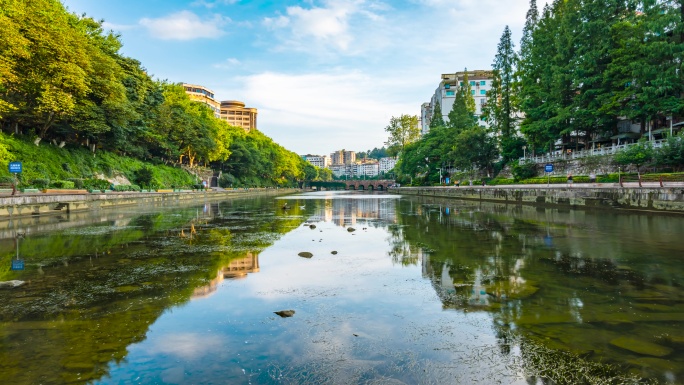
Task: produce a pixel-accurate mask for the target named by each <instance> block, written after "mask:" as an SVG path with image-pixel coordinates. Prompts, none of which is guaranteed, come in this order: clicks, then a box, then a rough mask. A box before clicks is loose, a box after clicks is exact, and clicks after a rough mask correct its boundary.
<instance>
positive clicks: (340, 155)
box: [330, 150, 356, 164]
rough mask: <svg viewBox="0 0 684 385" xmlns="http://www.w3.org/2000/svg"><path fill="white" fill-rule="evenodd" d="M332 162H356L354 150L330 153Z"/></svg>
mask: <svg viewBox="0 0 684 385" xmlns="http://www.w3.org/2000/svg"><path fill="white" fill-rule="evenodd" d="M330 160H331V163H332V164H353V163H354V162H356V152H354V151H345V150H340V151H335V152H333V153H331V154H330Z"/></svg>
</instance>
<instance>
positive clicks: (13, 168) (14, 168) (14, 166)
mask: <svg viewBox="0 0 684 385" xmlns="http://www.w3.org/2000/svg"><path fill="white" fill-rule="evenodd" d="M9 172H11V173H13V174H17V173H20V172H21V162H10V164H9Z"/></svg>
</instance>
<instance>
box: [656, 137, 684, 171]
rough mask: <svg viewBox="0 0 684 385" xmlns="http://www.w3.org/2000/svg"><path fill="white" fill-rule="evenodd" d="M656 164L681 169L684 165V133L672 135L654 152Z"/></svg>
mask: <svg viewBox="0 0 684 385" xmlns="http://www.w3.org/2000/svg"><path fill="white" fill-rule="evenodd" d="M654 160H655V163H656V165H658V166H665V167H673V168H675V169H676V170H680V169H681V168H682V167H683V166H684V134H679V135H678V136H670V137H668V138H667V141H666V142H665V144H664V145H663V146H662V147H660V148H659V149H657V151H655V154H654Z"/></svg>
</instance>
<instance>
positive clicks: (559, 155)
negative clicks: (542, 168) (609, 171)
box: [519, 139, 667, 164]
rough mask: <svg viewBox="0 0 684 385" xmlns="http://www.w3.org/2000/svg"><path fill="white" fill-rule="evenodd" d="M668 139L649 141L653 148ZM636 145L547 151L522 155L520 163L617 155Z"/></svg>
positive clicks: (658, 146)
mask: <svg viewBox="0 0 684 385" xmlns="http://www.w3.org/2000/svg"><path fill="white" fill-rule="evenodd" d="M666 142H667V140H666V139H658V140H652V141H650V142H649V143H651V147H653V148H660V147H662V146H663V144H664V143H666ZM633 145H635V143H629V144H620V145H613V146H607V147H599V148H590V149H586V150H577V151H574V150H571V151H570V152H568V151H561V150H558V151H554V152H551V153H546V154H544V155H538V156H527V157H522V158H520V159H519V163H520V164H523V163H526V162H534V163H549V162H554V161H558V160H572V159H580V158H586V157H588V156H602V155H615V154H616V153H617V152H619V151H621V150H624V149H626V148H628V147H630V146H633Z"/></svg>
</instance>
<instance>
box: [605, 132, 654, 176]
mask: <svg viewBox="0 0 684 385" xmlns="http://www.w3.org/2000/svg"><path fill="white" fill-rule="evenodd" d="M652 159H653V147H652V146H651V143H650V142H648V141H645V140H640V141H639V142H637V143H636V144H634V145H631V146H629V147H627V148H625V149H624V150H622V151H619V152H617V153H616V154H615V155H614V156H613V161H614V162H615V163H617V164H623V165H634V166H635V167H636V169H637V173H639V168H640V167H641V166H642V165H644V164H646V163H648V162H650V161H651V160H652Z"/></svg>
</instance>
